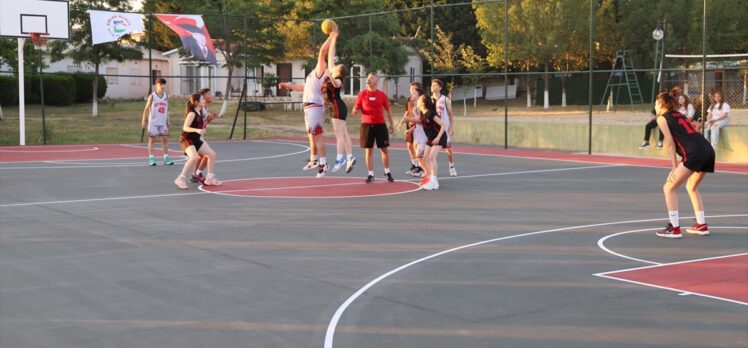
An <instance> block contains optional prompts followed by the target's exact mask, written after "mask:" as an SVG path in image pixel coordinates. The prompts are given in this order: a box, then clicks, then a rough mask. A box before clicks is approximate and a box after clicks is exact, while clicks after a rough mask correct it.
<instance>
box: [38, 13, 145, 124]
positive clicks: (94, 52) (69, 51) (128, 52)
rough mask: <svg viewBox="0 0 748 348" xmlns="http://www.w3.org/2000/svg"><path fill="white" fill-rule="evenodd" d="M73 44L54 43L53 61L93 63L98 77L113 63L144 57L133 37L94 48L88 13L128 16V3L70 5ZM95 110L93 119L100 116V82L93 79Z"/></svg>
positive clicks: (52, 46)
mask: <svg viewBox="0 0 748 348" xmlns="http://www.w3.org/2000/svg"><path fill="white" fill-rule="evenodd" d="M69 6H70V40H68V41H52V42H51V43H50V45H49V47H50V49H51V56H52V61H59V60H62V59H64V58H71V59H72V60H73V61H74V62H75V63H90V64H92V65H93V66H94V72H95V74H97V75H98V74H99V67H100V66H101V64H105V63H107V62H109V61H111V60H116V61H118V62H122V61H125V60H134V59H142V58H143V53H142V52H141V51H140V49H138V48H137V47H135V46H134V41H133V40H132V38H131V37H130V35H125V36H123V37H122V38H121V39H120V40H119V42H109V43H103V44H98V45H95V46H94V45H92V44H91V21H90V17H89V15H88V10H89V9H104V10H108V11H118V12H128V11H130V10H131V9H132V8H131V7H130V3H129V1H127V0H73V1H70V5H69ZM92 84H93V96H92V99H93V107H92V109H91V115H92V116H94V117H95V116H98V114H99V110H98V100H99V98H98V90H99V79H93V81H92Z"/></svg>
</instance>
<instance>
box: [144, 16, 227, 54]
mask: <svg viewBox="0 0 748 348" xmlns="http://www.w3.org/2000/svg"><path fill="white" fill-rule="evenodd" d="M155 16H156V18H158V20H160V21H161V22H163V23H164V24H166V26H167V27H169V29H171V30H173V31H174V32H175V33H177V35H179V38H180V39H181V40H182V46H184V48H186V49H188V50H189V51H190V53H192V56H193V57H195V58H196V59H199V60H202V61H205V62H210V63H211V64H213V65H217V64H218V62H216V50H215V48H214V47H213V40H212V39H211V38H210V34H208V28H207V27H206V26H205V22H203V17H202V16H200V15H171V14H157V15H155Z"/></svg>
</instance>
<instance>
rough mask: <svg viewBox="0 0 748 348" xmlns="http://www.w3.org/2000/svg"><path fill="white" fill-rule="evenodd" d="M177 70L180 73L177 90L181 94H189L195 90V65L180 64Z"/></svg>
mask: <svg viewBox="0 0 748 348" xmlns="http://www.w3.org/2000/svg"><path fill="white" fill-rule="evenodd" d="M179 71H180V74H179V75H181V81H180V82H181V83H180V87H181V88H180V90H179V92H180V94H182V95H191V94H192V93H194V92H195V90H197V81H196V76H197V67H196V66H192V65H181V66H180V67H179Z"/></svg>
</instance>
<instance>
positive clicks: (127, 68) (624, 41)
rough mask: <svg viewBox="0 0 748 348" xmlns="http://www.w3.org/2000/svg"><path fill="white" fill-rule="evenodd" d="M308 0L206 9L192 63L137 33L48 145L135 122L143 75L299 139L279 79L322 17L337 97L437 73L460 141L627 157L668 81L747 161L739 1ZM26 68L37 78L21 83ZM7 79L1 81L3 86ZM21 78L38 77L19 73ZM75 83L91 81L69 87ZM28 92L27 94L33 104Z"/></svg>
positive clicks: (146, 81) (745, 52)
mask: <svg viewBox="0 0 748 348" xmlns="http://www.w3.org/2000/svg"><path fill="white" fill-rule="evenodd" d="M398 4H399V5H398ZM319 6H320V8H317V9H314V10H308V11H306V12H304V11H297V10H296V9H294V10H293V11H296V12H293V13H292V14H290V15H293V14H296V15H299V14H305V15H306V16H305V18H301V19H289V18H270V17H258V16H249V15H235V14H203V18H204V20H205V23H206V25H207V27H208V29H209V31H210V33H211V35H212V38H213V39H214V43H215V46H216V48H217V49H218V52H219V54H218V55H219V65H218V66H209V65H206V64H202V63H200V62H197V61H194V60H192V59H189V58H188V57H187V56H185V55H184V52H183V51H181V50H180V49H173V50H171V49H162V50H155V49H153V48H154V47H155V46H156V45H155V43H156V42H157V41H158V40H157V39H155V38H154V36H155V35H152V34H154V33H151V34H149V35H146V36H145V37H143V38H142V40H141V44H140V46H139V47H141V50H142V51H143V57H144V58H143V59H142V60H138V61H127V62H115V63H112V62H109V63H108V64H104V65H102V66H101V68H100V71H99V74H100V75H102V76H103V77H104V78H105V80H106V87H107V91H106V94H104V99H103V100H102V101H101V104H102V106H101V107H100V108H99V112H98V113H99V117H98V118H93V119H94V121H90V122H89V120H86V121H85V122H84V125H83V126H81V127H79V128H78V129H71V130H67V129H66V130H64V131H63V130H62V129H61V128H62V127H63V125H62V124H59V125H55V124H54V123H55V122H56V121H54V118H51V119H50V122H52V124H53V125H52V127H51V131H48V133H49V134H47V135H48V137H49V141H50V142H52V143H60V142H75V141H78V140H81V141H87V140H89V139H87V138H86V137H85V136H72V134H75V133H76V132H78V133H89V132H90V131H91V129H88V127H89V126H90V127H96V126H95V125H94V124H95V123H96V122H97V121H95V120H96V119H99V120H105V119H107V118H108V117H109V116H110V115H117V116H116V117H121V118H126V119H127V120H128V122H134V123H135V124H139V120H140V115H141V114H142V107H143V105H142V104H143V98H144V97H145V96H146V95H147V94H148V93H149V92H150V90H151V86H152V84H151V81H152V79H153V78H154V77H156V76H160V77H163V78H166V79H167V81H168V90H169V92H170V93H171V95H172V96H174V99H175V100H174V102H173V103H174V106H173V112H172V118H173V119H174V120H176V121H178V120H179V119H181V117H180V116H181V115H180V113H181V109H182V108H183V107H182V106H181V103H182V102H183V99H180V98H184V97H185V96H188V95H189V94H191V93H193V92H194V91H195V90H197V89H198V88H203V87H208V88H211V90H212V91H213V93H214V95H215V96H216V97H217V98H216V100H217V102H218V103H216V106H215V109H217V110H218V109H221V110H222V111H223V114H224V118H223V119H222V120H221V121H218V123H217V127H216V128H217V129H216V130H215V131H214V132H215V133H214V135H213V136H214V137H215V138H216V139H224V138H236V137H244V138H246V137H249V138H251V137H261V136H278V135H303V132H302V131H301V130H302V129H303V127H302V126H301V124H302V122H303V121H302V118H301V116H300V114H301V112H300V107H299V106H300V102H301V99H300V95H299V94H298V93H294V92H289V91H288V90H280V89H278V88H277V86H278V82H294V83H298V84H302V83H303V81H304V78H305V76H306V75H307V73H308V72H309V71H311V69H312V68H313V67H314V64H315V63H316V58H317V55H318V50H319V47H320V45H321V44H322V42H323V41H324V40H325V39H326V38H327V36H326V35H325V34H324V33H322V32H321V30H320V26H319V24H320V23H321V21H322V19H324V18H332V19H334V20H335V21H336V23H337V24H338V26H339V27H340V29H341V35H340V39H339V41H338V44H337V50H336V53H337V61H336V63H337V64H343V65H344V66H345V67H346V77H345V79H344V90H343V95H344V98H345V99H346V100H347V101H349V102H351V101H352V100H353V98H355V96H356V95H357V94H358V92H359V91H361V90H362V89H364V88H366V85H365V80H366V74H367V73H369V72H371V71H377V72H379V74H380V76H382V77H383V78H382V79H381V84H380V86H379V88H380V89H382V90H384V91H385V92H386V93H387V94H388V95H389V96H390V97H391V98H392V100H393V102H394V105H395V108H396V110H398V112H399V110H401V109H402V105H404V103H405V101H406V99H407V98H408V97H409V87H410V84H411V83H412V82H419V83H422V84H423V85H424V86H425V89H426V90H427V91H428V90H429V87H430V85H431V80H432V79H437V78H438V79H440V80H442V81H443V82H444V83H445V84H446V86H447V87H448V88H447V90H448V92H449V95H450V96H451V99H452V109H453V112H454V117H455V120H456V121H455V128H456V129H455V140H456V142H458V143H459V142H464V143H481V144H496V145H503V146H506V147H520V148H539V149H554V150H563V151H579V152H588V153H592V152H595V153H597V152H602V153H626V154H638V153H641V152H640V151H639V150H638V149H637V147H638V144H639V143H640V142H641V138H642V137H643V135H644V124H645V123H647V122H648V121H649V120H650V110H651V109H652V102H653V99H654V96H655V94H656V93H657V92H658V91H667V90H670V89H672V88H673V87H675V86H679V87H681V88H682V89H683V92H684V94H685V95H686V96H688V97H689V98H690V101H691V102H692V103H693V104H695V105H696V106H697V108H696V110H697V115H703V116H705V117H703V118H702V119H703V120H705V119H706V116H707V110H708V107H709V105H711V100H710V93H712V92H714V91H719V92H720V93H721V94H722V95H723V97H724V99H725V101H726V102H727V103H728V104H729V105H730V106H731V108H732V121H731V125H730V127H731V128H734V129H730V130H729V131H728V132H725V134H724V136H725V137H730V139H733V137H734V139H738V140H735V141H728V142H722V144H726V145H721V146H723V148H721V149H718V154H720V153H721V159H725V160H735V159H736V158H737V160H739V161H748V159H745V157H746V154H745V148H744V147H741V146H745V144H742V143H741V142H740V140H739V139H740V138H742V139H743V140H744V139H745V138H746V131H745V127H746V126H748V114H746V109H747V108H748V103H746V91H747V88H746V87H747V86H746V80H747V78H748V8H747V7H746V6H745V5H744V4H743V3H742V2H740V1H739V0H705V1H700V2H697V1H689V2H678V3H659V2H628V1H614V0H592V2H591V3H590V1H576V0H507V1H503V0H484V1H478V0H476V1H472V2H457V1H446V0H443V1H439V0H433V1H409V2H407V3H406V2H400V1H395V0H390V1H386V2H384V3H382V4H377V3H352V4H351V5H349V6H346V7H345V8H340V7H335V6H334V5H331V4H326V5H319ZM290 15H289V17H290ZM149 18H150V16H149ZM155 34H158V33H155ZM173 42H174V41H173V38H172V43H173ZM180 46H181V45H179V44H175V45H174V46H173V47H180ZM4 70H5V69H4ZM76 70H82V71H90V70H91V69H90V67H86V66H85V65H83V66H75V65H74V64H69V63H66V61H65V60H63V61H59V62H54V63H51V62H49V60H48V59H47V63H46V66H45V68H44V71H45V73H44V76H48V77H49V78H50V79H51V78H53V77H56V76H58V75H59V76H63V75H69V74H67V73H69V72H73V71H76ZM36 71H37V72H38V69H37V70H36ZM52 72H66V74H56V73H54V74H53V73H52ZM6 75H7V74H6ZM38 77H39V75H38V73H34V74H32V75H31V80H32V81H33V80H34V79H38ZM8 78H11V77H9V76H6V77H3V78H0V83H3V82H2V81H3V80H2V79H8ZM4 83H5V84H10V82H7V81H6V82H4ZM54 84H55V82H53V81H51V80H50V82H46V80H45V84H44V86H45V88H48V89H50V93H46V94H45V99H46V103H47V104H54V103H55V100H56V99H63V98H62V97H60V95H62V94H60V93H58V92H52V89H54V88H56V87H54V86H53V85H54ZM64 84H65V83H63V85H64ZM27 85H28V84H27ZM78 85H80V84H78ZM27 88H32V89H34V88H35V87H34V85H33V83H31V86H30V87H27ZM83 89H85V88H83ZM4 90H8V89H4ZM86 93H89V94H90V91H86V92H85V93H79V94H86ZM34 95H35V94H34V93H33V92H31V93H30V100H29V101H30V102H31V103H34V102H35V101H36V100H35V99H34V98H35V97H34ZM16 99H17V97H16ZM90 100H91V98H87V99H86V98H84V97H80V98H76V99H75V102H74V103H76V104H75V105H74V106H72V107H70V108H69V109H55V108H54V107H51V108H52V109H51V110H53V111H54V112H55V117H61V114H64V113H66V112H64V111H63V110H70V112H69V113H75V112H77V111H75V110H80V114H81V115H80V116H83V115H85V114H87V112H86V109H87V108H90V106H88V107H87V106H86V104H85V103H90ZM128 100H129V101H128ZM224 100H226V101H227V103H226V106H225V107H223V108H222V106H223V105H220V106H219V104H220V103H222V102H223V101H224ZM16 103H17V102H16ZM13 104H15V103H14V102H13V98H12V97H8V96H7V95H6V96H5V98H3V100H0V105H3V106H4V107H5V109H4V111H5V114H6V121H4V122H3V123H2V124H0V126H2V127H3V137H2V139H0V140H1V141H2V143H4V144H12V143H14V141H15V140H14V137H13V135H12V132H9V131H8V130H9V128H10V127H9V125H10V124H12V121H11V120H12V117H7V116H8V115H12V114H13V112H14V111H13V110H14V109H13V108H14V107H13ZM703 104H706V106H705V107H704V106H702V105H703ZM35 107H36V106H34V105H31V106H30V109H31V110H32V112H31V113H30V115H29V117H30V120H29V122H31V123H32V125H31V126H29V131H30V132H34V129H35V127H34V126H33V122H34V112H33V110H35V109H34V108H35ZM120 108H121V110H120ZM125 109H128V110H125ZM130 109H131V110H130ZM395 114H396V115H397V112H396V113H395ZM79 119H81V120H82V119H83V118H82V117H80V118H79ZM133 120H135V121H133ZM9 121H10V122H9ZM176 121H175V122H174V123H177V122H176ZM122 122H123V123H124V122H125V121H124V120H123V121H122ZM88 123H92V124H91V125H88ZM114 123H117V122H114ZM352 123H354V122H349V124H350V125H349V126H350V127H354V125H352ZM65 124H67V123H65ZM237 127H238V128H237ZM135 128H136V130H135V131H134V132H133V133H134V135H133V137H134V138H132V137H130V136H120V135H113V136H112V137H111V138H103V139H95V140H100V141H102V142H113V141H138V140H139V137H140V133H139V132H138V131H137V126H136V127H135ZM237 130H238V131H241V133H236V132H235V131H237ZM39 134H40V135H42V134H41V133H39ZM63 134H66V135H71V136H70V137H64V136H63ZM238 134H241V135H238ZM31 138H32V139H38V138H39V137H36V138H35V137H31ZM42 138H43V137H42ZM15 139H17V138H15ZM647 151H648V152H645V153H647V154H650V155H655V154H656V153H654V152H652V151H656V150H654V149H652V150H647ZM740 156H742V159H741V157H740Z"/></svg>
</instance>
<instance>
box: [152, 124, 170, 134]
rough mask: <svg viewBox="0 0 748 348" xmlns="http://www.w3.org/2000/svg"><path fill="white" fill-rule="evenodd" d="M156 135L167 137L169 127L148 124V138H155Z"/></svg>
mask: <svg viewBox="0 0 748 348" xmlns="http://www.w3.org/2000/svg"><path fill="white" fill-rule="evenodd" d="M157 135H162V136H168V135H169V127H167V126H166V125H165V124H160V125H154V124H148V136H149V137H155V136H157Z"/></svg>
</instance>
